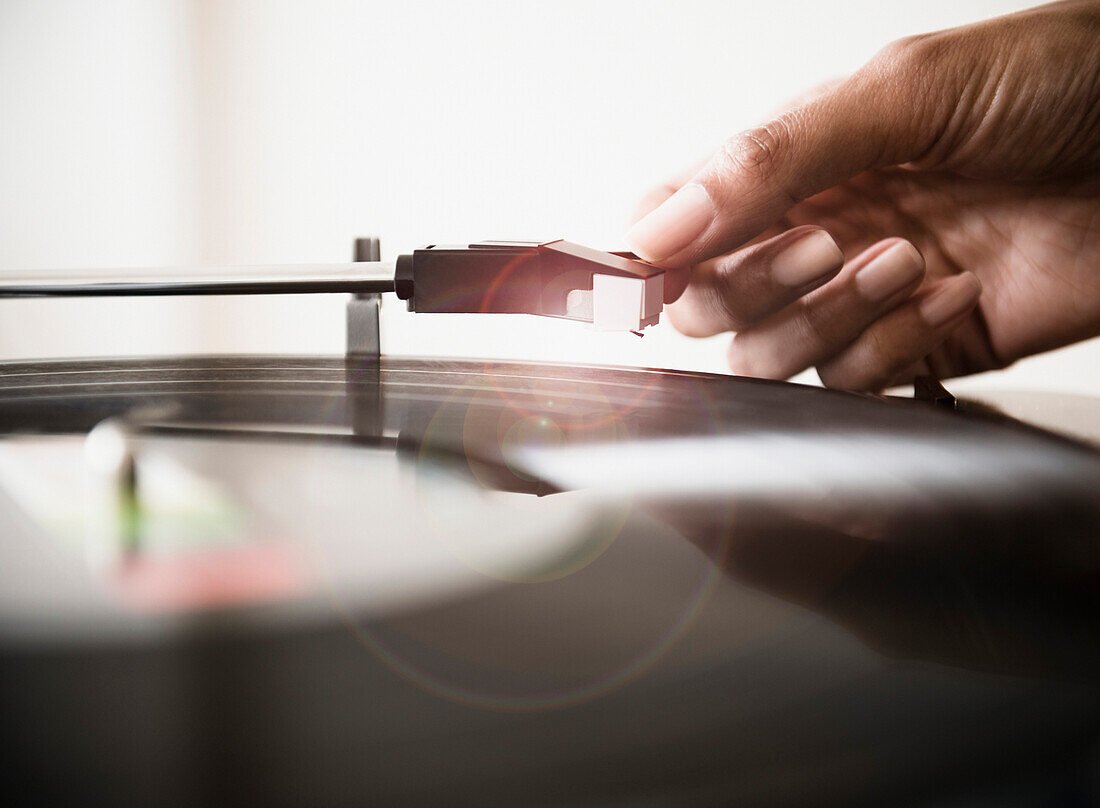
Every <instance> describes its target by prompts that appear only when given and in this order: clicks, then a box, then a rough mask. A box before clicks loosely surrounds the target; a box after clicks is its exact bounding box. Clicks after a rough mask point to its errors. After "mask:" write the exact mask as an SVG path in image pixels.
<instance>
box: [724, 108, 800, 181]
mask: <svg viewBox="0 0 1100 808" xmlns="http://www.w3.org/2000/svg"><path fill="white" fill-rule="evenodd" d="M789 139H790V134H789V130H788V128H787V126H786V124H785V123H784V122H783V120H782V118H777V119H775V120H773V121H769V122H768V123H766V124H763V125H762V126H757V127H755V128H753V129H749V130H747V131H744V132H741V133H740V134H738V135H735V136H734V137H731V138H730V139H729V140H727V141H726V142H725V143H724V144H723V146H722V150H721V165H722V168H724V169H725V170H726V171H728V172H730V173H736V174H742V175H748V176H749V177H750V178H752V179H755V180H765V181H766V180H769V179H771V178H773V177H774V176H775V175H776V173H777V171H778V167H779V165H780V161H781V158H782V153H783V151H784V150H785V148H786V145H787V142H788V141H789Z"/></svg>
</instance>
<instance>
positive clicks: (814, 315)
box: [797, 306, 832, 353]
mask: <svg viewBox="0 0 1100 808" xmlns="http://www.w3.org/2000/svg"><path fill="white" fill-rule="evenodd" d="M797 322H798V331H799V333H800V334H801V335H802V341H803V342H804V343H805V344H807V345H812V346H813V347H814V352H815V353H816V352H819V351H821V350H824V349H826V348H828V346H829V344H830V343H831V342H832V339H831V338H830V335H829V333H828V327H827V326H826V325H825V323H824V321H823V320H822V318H820V317H819V316H818V312H817V310H816V309H814V308H813V307H811V306H803V307H801V308H800V310H799V311H798V314H797Z"/></svg>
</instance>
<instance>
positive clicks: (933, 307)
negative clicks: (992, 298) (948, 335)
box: [919, 272, 982, 328]
mask: <svg viewBox="0 0 1100 808" xmlns="http://www.w3.org/2000/svg"><path fill="white" fill-rule="evenodd" d="M981 293H982V284H981V281H979V280H978V278H977V277H976V276H975V275H974V273H972V272H966V273H964V274H962V275H960V276H959V277H958V278H953V279H951V280H949V281H947V282H946V283H944V284H942V285H941V286H940V287H939V288H938V289H937V290H936V291H934V292H933V293H932V294H931V295H929V296H928V297H926V298H925V299H924V300H923V301H921V304H920V308H919V310H920V316H921V318H922V319H923V320H924V321H925V322H926V323H928V325H930V326H932V327H933V328H938V327H939V326H941V325H946V324H947V323H949V322H951V321H952V320H953V319H955V318H956V317H958V316H959V315H961V314H963V313H964V312H967V311H969V310H970V308H971V307H972V306H973V305H974V304H975V303H976V302H977V300H978V297H980V296H981Z"/></svg>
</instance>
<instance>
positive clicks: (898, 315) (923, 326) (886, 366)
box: [817, 272, 982, 390]
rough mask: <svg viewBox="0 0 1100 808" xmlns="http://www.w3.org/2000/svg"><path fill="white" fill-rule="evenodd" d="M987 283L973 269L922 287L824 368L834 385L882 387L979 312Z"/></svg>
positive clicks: (824, 378)
mask: <svg viewBox="0 0 1100 808" xmlns="http://www.w3.org/2000/svg"><path fill="white" fill-rule="evenodd" d="M981 293H982V285H981V283H980V282H979V281H978V279H977V277H975V276H974V274H973V273H971V272H966V273H964V274H962V275H958V276H955V277H952V278H946V279H944V280H942V281H940V282H938V283H936V284H935V285H933V286H930V287H929V288H927V289H923V290H921V291H920V292H919V293H918V294H916V295H914V296H913V299H912V300H911V301H909V302H907V303H906V304H905V305H903V306H899V307H898V308H897V309H895V310H894V311H892V312H890V313H889V314H887V315H886V316H885V317H883V318H881V319H880V320H878V321H877V322H875V323H874V324H873V325H871V326H870V327H869V328H868V329H867V330H866V331H864V332H863V333H862V334H861V335H860V336H859V338H858V339H857V340H856V341H855V342H853V343H852V344H851V345H850V346H848V347H847V348H845V349H844V350H843V351H841V352H840V353H839V354H837V355H836V356H835V357H833V358H832V359H830V360H829V361H828V362H826V363H824V364H822V365H819V366H818V369H817V371H818V375H819V376H821V381H822V382H823V383H824V384H825V385H826V386H828V387H842V388H846V389H850V390H881V389H882V388H883V387H885V386H887V385H888V384H889V383H891V382H892V381H894V380H896V379H897V378H898V377H899V376H900V374H901V373H902V372H903V371H904V370H905V369H906V368H907V367H909V366H910V365H912V364H913V363H915V362H919V361H920V360H921V359H923V358H924V357H925V356H927V355H928V354H930V353H931V352H932V351H933V350H935V348H936V347H937V346H938V345H939V344H940V343H942V342H943V341H944V340H945V339H947V337H948V336H950V335H951V332H952V331H954V330H955V328H957V327H958V325H959V324H960V323H961V322H962V321H963V320H964V318H965V317H966V316H967V315H968V314H970V312H971V311H973V309H974V306H976V305H977V303H978V298H979V297H981Z"/></svg>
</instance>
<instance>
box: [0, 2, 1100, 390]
mask: <svg viewBox="0 0 1100 808" xmlns="http://www.w3.org/2000/svg"><path fill="white" fill-rule="evenodd" d="M1023 5H1024V4H1021V3H1013V2H997V1H995V0H928V1H927V2H922V3H888V2H882V1H881V0H877V1H875V2H870V1H864V2H844V3H840V2H831V3H830V2H820V3H810V2H769V3H760V2H687V1H685V0H677V2H669V1H668V0H665V2H639V1H638V0H633V1H632V2H603V3H600V2H592V1H591V0H590V1H589V2H553V3H551V2H544V3H533V2H517V1H516V0H512V1H511V2H482V1H481V0H467V1H466V2H448V3H423V2H421V3H417V2H396V1H395V2H386V3H373V2H336V1H329V2H294V3H292V2H285V3H278V2H247V1H244V0H224V1H223V2H215V0H193V1H192V2H185V1H184V0H164V1H154V0H99V1H98V2H61V0H0V269H4V270H12V269H35V268H47V267H81V268H85V267H122V266H145V265H160V266H165V265H186V264H194V263H206V264H213V263H225V264H256V263H268V262H288V263H289V262H312V261H346V260H348V259H349V256H350V250H351V241H352V238H353V237H354V236H356V235H367V234H373V235H378V236H380V237H381V238H382V244H383V252H384V254H385V255H386V256H387V257H392V256H394V255H396V254H397V253H398V252H402V251H407V250H409V249H411V248H413V247H415V246H418V245H420V244H423V243H427V242H462V241H471V240H479V239H483V238H505V239H547V238H558V237H563V238H568V239H570V240H573V241H578V242H581V243H585V244H589V245H591V246H596V247H604V248H608V249H614V248H620V247H622V245H623V242H622V234H623V232H624V231H625V229H626V226H627V224H628V219H629V214H630V211H631V209H632V207H633V205H634V204H635V202H636V200H637V198H638V197H639V196H640V195H641V194H642V193H643V192H644V191H645V190H646V189H647V188H648V187H650V186H651V185H653V184H656V183H657V182H658V181H660V180H661V179H663V178H664V177H665V175H667V174H668V173H670V172H672V171H675V170H677V169H679V168H680V167H681V166H682V165H684V164H686V163H688V162H689V161H693V160H695V159H697V158H700V157H702V156H703V155H705V153H706V152H707V151H709V150H710V149H711V148H712V147H713V146H715V145H716V144H717V143H719V142H720V141H721V140H722V139H723V138H725V137H726V136H727V135H729V134H732V133H733V132H735V131H737V130H739V129H742V128H744V127H746V126H749V125H751V124H753V123H754V122H756V121H757V120H758V119H760V118H761V117H762V116H764V115H766V114H767V113H768V112H769V111H770V110H771V109H773V108H775V107H776V106H779V105H780V104H782V103H783V102H784V100H786V99H787V98H789V97H791V96H793V95H796V94H798V93H799V92H800V91H801V90H802V89H804V88H806V87H808V86H810V85H813V84H815V83H817V82H819V81H822V80H825V79H828V78H831V77H834V76H837V75H840V74H843V73H846V72H849V71H851V70H852V69H854V68H856V67H858V66H859V64H861V63H862V62H863V61H864V60H866V59H867V58H868V57H869V56H870V55H871V54H872V53H874V52H875V51H876V50H877V49H878V48H879V47H881V46H882V45H883V44H885V43H886V42H888V41H890V40H892V39H895V38H897V37H900V36H903V35H906V34H910V33H917V32H921V31H926V30H932V29H936V28H942V27H946V26H950V25H956V24H960V23H963V22H968V21H973V20H978V19H981V18H983V17H988V16H992V15H995V14H998V13H1004V12H1007V11H1011V10H1013V9H1015V8H1020V7H1022V6H1023ZM401 308H402V307H401V305H400V304H399V303H397V302H396V301H390V302H388V303H387V309H386V311H385V315H384V316H385V318H386V320H385V331H384V334H383V339H384V349H385V350H386V351H387V352H389V353H416V354H466V355H479V356H494V355H495V356H504V357H524V358H536V359H561V360H570V361H586V362H597V363H620V364H641V365H650V366H666V367H684V368H696V369H706V370H716V371H721V370H722V369H723V353H724V341H725V340H724V338H715V339H711V340H705V341H694V340H688V339H685V338H683V337H680V336H679V335H677V334H675V333H674V332H672V330H671V328H670V327H669V326H667V325H664V324H662V325H661V326H659V327H658V328H657V329H651V330H650V332H649V333H648V334H647V336H646V337H645V338H644V339H642V340H639V339H637V338H636V337H633V336H630V335H620V334H599V333H595V332H592V331H589V330H587V329H586V328H585V327H584V326H582V325H579V324H574V323H569V322H561V321H551V320H542V319H538V318H522V317H468V316H459V317H458V318H457V319H456V318H454V317H449V316H442V315H435V316H431V315H420V316H416V315H409V314H407V313H406V312H404V311H402V310H401ZM342 348H343V300H342V299H341V298H338V297H320V298H313V299H304V298H285V299H271V298H265V299H254V300H218V301H192V300H143V301H140V300H139V301H134V300H120V301H101V302H80V301H62V302H53V301H31V302H27V301H4V302H2V303H0V355H2V356H5V357H39V356H62V355H107V354H118V353H125V352H136V353H161V352H237V351H270V352H295V353H337V352H340V351H341V350H342ZM1098 368H1100V342H1097V341H1093V342H1091V343H1088V344H1085V345H1081V346H1077V347H1074V348H1071V349H1068V350H1064V351H1060V352H1056V353H1053V354H1048V355H1045V356H1042V357H1037V358H1034V359H1031V360H1028V361H1025V362H1022V363H1019V364H1018V365H1017V366H1015V367H1014V368H1012V369H1010V370H1009V371H1006V372H1002V373H1000V374H986V375H985V376H983V377H980V378H978V379H976V380H974V381H973V382H971V383H970V384H971V385H974V384H977V385H978V386H981V387H986V388H989V387H1011V388H1019V389H1040V390H1059V391H1080V392H1094V393H1100V374H1098V373H1097V369H1098ZM807 378H810V377H807Z"/></svg>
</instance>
